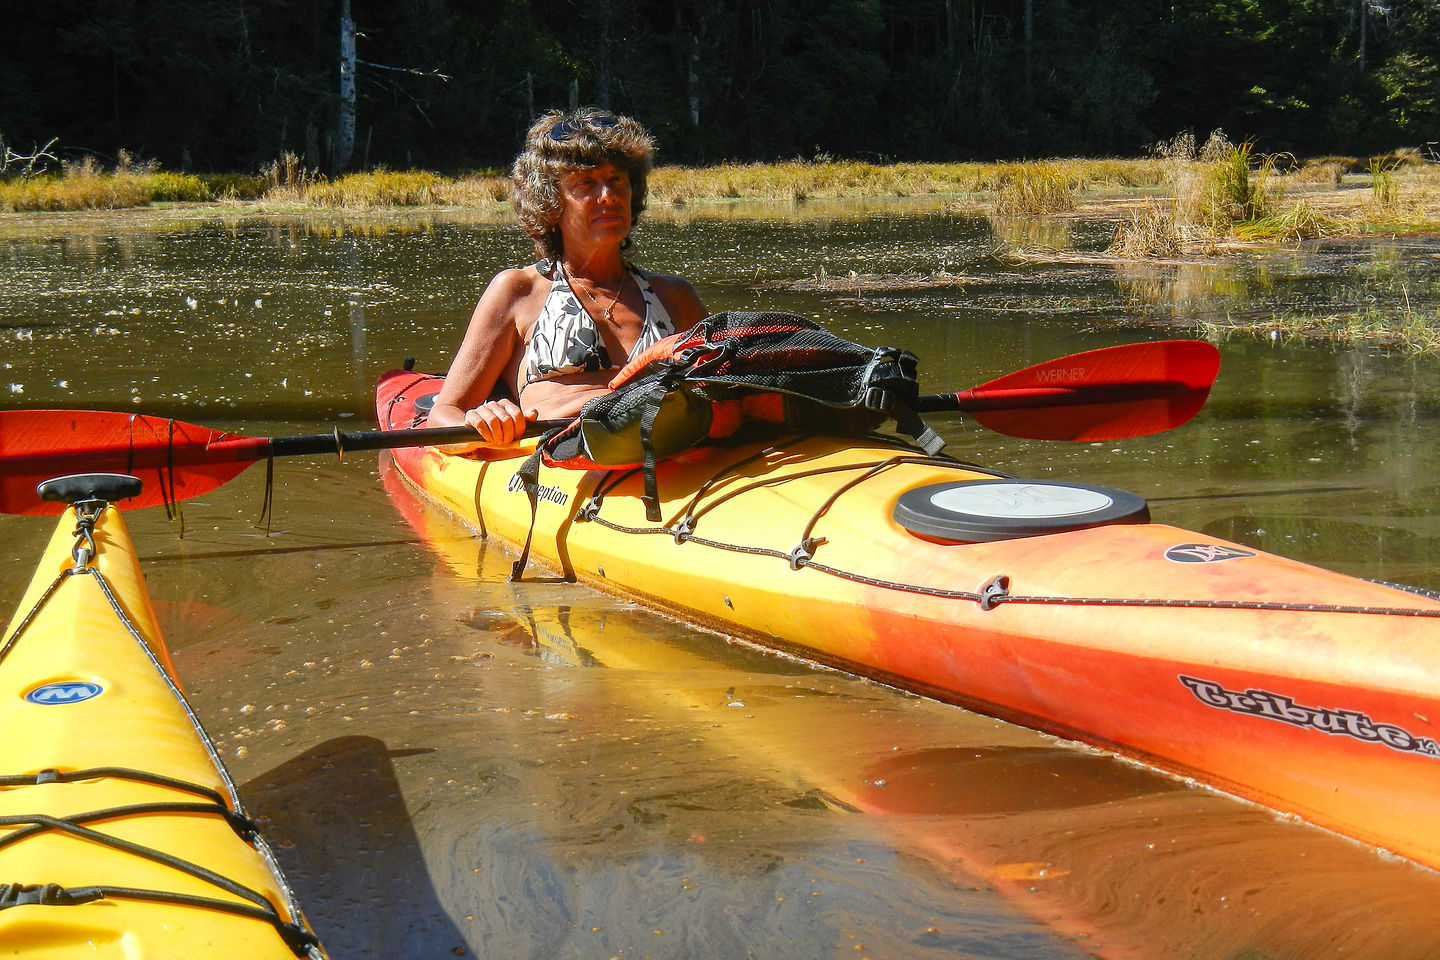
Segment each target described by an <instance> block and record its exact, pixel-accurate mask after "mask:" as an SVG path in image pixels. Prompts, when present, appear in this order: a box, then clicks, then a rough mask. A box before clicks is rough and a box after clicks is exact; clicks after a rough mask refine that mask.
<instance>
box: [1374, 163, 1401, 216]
mask: <svg viewBox="0 0 1440 960" xmlns="http://www.w3.org/2000/svg"><path fill="white" fill-rule="evenodd" d="M1399 166H1400V164H1399V162H1398V161H1396V160H1395V159H1393V158H1390V157H1372V158H1371V160H1370V164H1369V169H1370V200H1371V202H1372V203H1373V204H1374V205H1375V206H1377V207H1381V208H1383V209H1390V208H1393V207H1394V206H1395V201H1396V200H1397V199H1399V196H1400V183H1399V178H1398V177H1397V175H1396V170H1397V168H1398V167H1399Z"/></svg>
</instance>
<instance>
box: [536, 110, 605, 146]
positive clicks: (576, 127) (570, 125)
mask: <svg viewBox="0 0 1440 960" xmlns="http://www.w3.org/2000/svg"><path fill="white" fill-rule="evenodd" d="M618 126H620V118H619V117H607V116H599V117H579V118H577V119H575V120H561V121H560V122H559V123H557V124H555V126H553V127H551V128H550V132H549V133H548V134H546V136H548V137H549V138H550V139H551V140H554V141H555V142H557V143H564V142H565V141H567V140H573V139H574V138H575V136H576V134H578V133H580V131H581V130H584V129H585V128H587V127H588V128H589V129H590V130H591V131H592V132H594V131H597V130H611V129H613V128H615V127H618Z"/></svg>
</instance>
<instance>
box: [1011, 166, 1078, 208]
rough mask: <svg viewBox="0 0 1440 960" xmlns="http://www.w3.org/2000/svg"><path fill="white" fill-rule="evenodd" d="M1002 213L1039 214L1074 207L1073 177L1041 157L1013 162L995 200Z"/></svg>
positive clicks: (1061, 167) (1060, 167) (1063, 168)
mask: <svg viewBox="0 0 1440 960" xmlns="http://www.w3.org/2000/svg"><path fill="white" fill-rule="evenodd" d="M995 209H996V212H997V213H1000V214H1002V215H1004V216H1041V215H1044V214H1048V213H1066V212H1068V211H1070V210H1074V209H1075V186H1074V180H1073V178H1072V177H1071V175H1070V173H1069V172H1067V170H1066V169H1065V167H1064V166H1062V165H1061V164H1058V163H1053V162H1049V161H1042V162H1038V163H1021V164H1016V165H1015V166H1014V168H1013V170H1012V171H1011V173H1010V175H1009V176H1008V177H1006V178H1005V180H1004V181H1003V182H1002V183H1001V184H1000V191H999V195H998V196H997V197H996V200H995Z"/></svg>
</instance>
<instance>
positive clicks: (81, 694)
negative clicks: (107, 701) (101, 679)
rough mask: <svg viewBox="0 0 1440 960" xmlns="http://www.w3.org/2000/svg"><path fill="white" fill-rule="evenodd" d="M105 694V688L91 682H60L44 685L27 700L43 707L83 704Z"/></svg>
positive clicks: (31, 692)
mask: <svg viewBox="0 0 1440 960" xmlns="http://www.w3.org/2000/svg"><path fill="white" fill-rule="evenodd" d="M104 692H105V688H104V687H102V686H100V684H98V683H91V682H90V681H89V680H60V681H58V682H56V683H42V684H41V685H40V686H38V687H36V688H35V689H34V690H31V691H30V692H29V693H27V694H25V699H26V700H29V701H30V702H31V703H38V704H41V705H42V706H54V705H56V704H60V705H64V704H70V703H83V702H85V701H86V700H93V699H94V698H95V697H98V696H100V694H102V693H104Z"/></svg>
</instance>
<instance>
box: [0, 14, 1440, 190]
mask: <svg viewBox="0 0 1440 960" xmlns="http://www.w3.org/2000/svg"><path fill="white" fill-rule="evenodd" d="M347 16H348V18H349V19H348V20H347ZM5 26H6V29H5V31H4V34H5V35H4V39H3V40H0V138H3V141H4V143H5V144H7V145H8V146H9V147H10V148H11V149H13V150H16V151H17V152H20V151H24V150H26V149H35V148H36V147H40V146H43V145H45V144H46V143H47V142H50V141H52V139H53V140H54V146H53V147H52V148H51V149H52V150H53V151H54V152H55V153H56V154H57V155H58V156H59V157H60V158H62V159H64V158H67V157H68V158H71V159H74V158H78V157H79V156H82V155H87V154H88V155H92V156H96V157H99V158H101V159H106V158H109V159H113V158H115V157H118V156H122V155H128V156H130V157H134V158H136V159H139V160H142V161H154V162H157V163H159V164H161V165H162V166H164V167H165V168H167V169H171V170H181V171H195V172H218V171H253V170H256V169H258V168H259V167H260V166H261V165H262V164H264V163H266V162H273V161H274V160H275V158H277V157H279V156H282V155H284V154H286V153H291V154H294V155H296V156H298V157H300V158H301V159H302V160H303V162H304V163H306V164H307V165H309V166H311V167H314V168H316V169H321V170H325V171H327V172H330V173H337V172H340V171H341V170H343V169H346V168H351V169H354V168H367V169H368V168H372V167H376V166H387V167H390V168H412V167H423V168H427V169H432V170H441V171H446V172H449V173H462V172H466V171H473V170H480V169H486V168H491V169H493V168H496V167H499V166H503V165H504V164H505V163H506V162H507V161H508V160H509V158H510V157H512V156H513V155H514V152H515V150H516V148H517V146H518V144H519V142H520V140H521V137H522V135H523V131H524V130H525V128H526V126H527V125H528V124H529V122H530V121H531V120H532V119H533V118H534V116H535V115H536V114H537V113H539V112H540V111H542V110H544V109H547V108H550V107H556V106H559V107H564V106H571V105H575V104H582V103H589V104H597V105H600V106H606V107H609V108H612V109H615V110H618V111H621V112H626V113H631V114H633V115H635V116H637V117H638V118H640V119H641V120H642V121H643V122H645V123H646V124H647V125H648V126H649V127H650V128H651V129H652V131H654V133H655V134H656V138H657V140H658V141H659V144H660V150H661V159H662V161H663V162H666V163H672V164H674V163H684V164H705V163H715V162H721V161H735V160H742V161H772V160H782V159H794V158H803V159H812V158H815V157H817V156H828V157H843V158H852V159H866V160H873V161H881V162H890V161H924V160H995V159H1004V158H1026V157H1040V156H1085V155H1089V156H1104V155H1136V154H1138V153H1141V152H1143V151H1144V149H1145V147H1146V145H1147V144H1150V143H1153V142H1156V141H1158V140H1161V139H1164V138H1167V137H1170V136H1173V135H1174V134H1176V133H1177V132H1179V131H1184V130H1193V131H1196V132H1197V133H1198V134H1199V135H1200V136H1201V137H1203V136H1204V135H1205V134H1206V133H1207V132H1208V131H1210V130H1213V129H1216V128H1223V129H1225V130H1226V131H1228V132H1229V133H1230V134H1231V136H1232V137H1233V138H1236V139H1237V140H1238V139H1239V138H1245V139H1249V140H1253V141H1255V143H1256V144H1257V148H1258V149H1260V150H1264V151H1267V152H1290V153H1293V154H1295V155H1297V156H1317V155H1324V154H1337V153H1338V154H1366V153H1375V152H1379V151H1384V150H1389V149H1393V148H1395V147H1397V146H1402V145H1403V146H1414V147H1420V148H1422V149H1424V148H1426V145H1427V144H1430V145H1431V146H1432V147H1433V143H1432V141H1436V140H1440V0H1384V2H1380V0H1230V2H1201V0H1176V2H1170V3H1161V2H1156V0H1107V2H1103V3H1101V2H1087V0H582V2H574V0H486V2H479V3H468V2H463V0H52V2H48V3H41V4H27V5H24V7H23V8H20V7H13V6H12V7H11V8H10V9H9V10H8V11H7V13H6V16H5ZM347 38H353V40H352V41H351V42H353V44H354V52H353V64H354V68H353V69H354V72H353V74H349V75H348V76H346V74H347V73H348V71H347V70H346V69H343V68H342V64H343V63H344V62H345V61H346V60H347V59H348V57H347V56H346V54H347V52H348V51H347V48H346V42H347ZM346 82H353V88H351V89H353V93H352V92H350V91H349V90H348V89H347V88H346V86H345V84H346ZM347 124H349V125H350V126H351V130H353V134H348V135H347V134H346V132H345V127H346V125H347ZM347 137H348V139H347ZM122 151H123V153H122Z"/></svg>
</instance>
